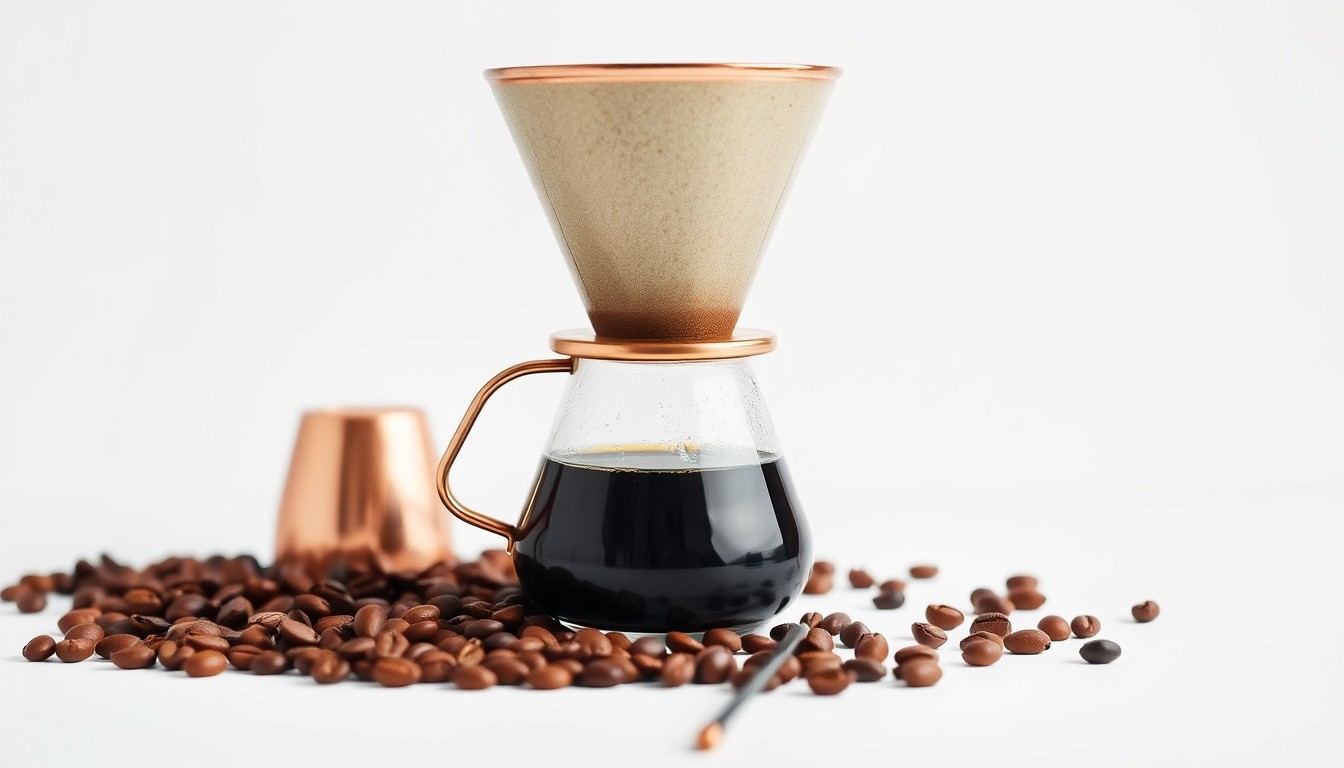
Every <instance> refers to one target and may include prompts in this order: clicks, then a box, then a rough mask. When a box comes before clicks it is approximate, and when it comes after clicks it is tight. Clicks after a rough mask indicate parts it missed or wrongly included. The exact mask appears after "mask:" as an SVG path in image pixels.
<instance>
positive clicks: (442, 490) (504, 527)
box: [434, 357, 574, 553]
mask: <svg viewBox="0 0 1344 768" xmlns="http://www.w3.org/2000/svg"><path fill="white" fill-rule="evenodd" d="M573 371H574V360H573V358H568V357H564V358H559V359H553V360H532V361H530V362H526V363H519V364H518V365H515V366H513V367H511V368H505V369H504V370H503V371H500V372H499V373H498V374H496V375H495V377H494V378H492V379H490V380H489V381H487V382H486V383H485V386H483V387H481V391H479V392H477V393H476V397H474V398H472V399H471V404H470V405H468V406H467V412H466V413H465V414H463V415H462V423H460V424H458V425H457V431H456V432H454V433H453V439H452V440H449V441H448V448H447V449H446V450H444V452H443V458H442V459H440V460H439V467H438V471H436V472H435V473H434V480H435V485H436V487H437V488H438V491H439V500H440V501H442V502H443V505H444V506H445V507H447V508H448V511H449V512H452V513H453V514H454V515H456V516H457V517H458V518H459V519H460V520H462V521H463V522H465V523H468V524H470V525H474V526H476V527H477V528H480V529H481V530H483V531H489V532H490V533H495V534H498V535H500V536H503V537H504V539H505V540H506V541H507V542H508V547H507V549H508V551H509V552H510V553H512V552H513V542H514V540H515V539H517V538H518V527H517V526H515V525H513V524H512V523H506V522H504V521H503V520H496V519H495V518H493V517H490V516H489V515H483V514H481V513H480V512H477V511H475V510H474V509H471V508H470V507H468V506H467V505H465V504H463V503H462V502H460V501H458V500H457V497H456V496H454V495H453V489H452V487H451V486H450V485H449V482H448V473H450V472H451V471H452V469H453V462H454V461H456V460H457V455H458V453H460V452H461V451H462V445H463V444H464V443H466V441H467V435H468V434H470V433H471V427H472V425H473V424H475V423H476V417H477V416H479V415H480V413H481V408H483V407H484V406H485V401H486V400H489V399H490V396H491V395H493V394H494V393H495V392H496V391H497V390H498V389H499V388H500V387H502V386H504V385H505V384H507V383H509V382H510V381H513V380H514V379H517V378H520V377H522V376H527V375H529V374H533V373H573Z"/></svg>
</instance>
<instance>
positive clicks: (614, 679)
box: [578, 659, 626, 688]
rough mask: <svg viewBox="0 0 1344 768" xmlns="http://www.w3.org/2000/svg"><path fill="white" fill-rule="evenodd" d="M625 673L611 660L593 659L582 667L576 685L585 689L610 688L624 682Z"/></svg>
mask: <svg viewBox="0 0 1344 768" xmlns="http://www.w3.org/2000/svg"><path fill="white" fill-rule="evenodd" d="M625 678H626V675H625V672H624V671H623V670H622V669H621V667H620V666H619V665H618V664H617V663H616V662H614V661H612V660H611V659H594V660H592V661H590V662H588V663H587V664H585V665H584V666H583V672H581V673H579V679H578V683H579V685H582V686H584V687H586V688H610V687H612V686H614V685H620V684H621V683H623V682H625Z"/></svg>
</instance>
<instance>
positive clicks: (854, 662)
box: [841, 659, 887, 683]
mask: <svg viewBox="0 0 1344 768" xmlns="http://www.w3.org/2000/svg"><path fill="white" fill-rule="evenodd" d="M841 668H842V669H844V670H845V671H846V672H849V673H851V674H853V675H854V680H855V681H857V682H860V683H875V682H877V681H878V680H881V679H882V678H884V677H886V676H887V668H886V666H885V665H883V664H882V661H880V660H875V659H850V660H849V661H846V662H845V663H844V664H843V665H842V667H841Z"/></svg>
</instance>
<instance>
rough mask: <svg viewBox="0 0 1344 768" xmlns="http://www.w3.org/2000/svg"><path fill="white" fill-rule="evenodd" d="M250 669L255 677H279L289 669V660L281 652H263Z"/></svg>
mask: <svg viewBox="0 0 1344 768" xmlns="http://www.w3.org/2000/svg"><path fill="white" fill-rule="evenodd" d="M248 669H249V671H250V672H251V673H252V674H254V675H278V674H280V673H281V672H284V671H285V670H286V669H289V660H288V659H286V658H285V654H283V653H281V652H279V651H262V652H261V653H259V654H257V655H256V658H254V659H252V666H251V667H249V668H248Z"/></svg>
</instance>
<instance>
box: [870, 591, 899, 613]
mask: <svg viewBox="0 0 1344 768" xmlns="http://www.w3.org/2000/svg"><path fill="white" fill-rule="evenodd" d="M873 605H874V606H876V607H877V608H878V609H880V610H883V611H890V610H893V609H896V608H900V607H901V606H902V605H905V593H904V592H879V593H878V594H877V596H876V597H874V598H873Z"/></svg>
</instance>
